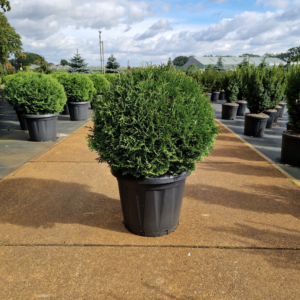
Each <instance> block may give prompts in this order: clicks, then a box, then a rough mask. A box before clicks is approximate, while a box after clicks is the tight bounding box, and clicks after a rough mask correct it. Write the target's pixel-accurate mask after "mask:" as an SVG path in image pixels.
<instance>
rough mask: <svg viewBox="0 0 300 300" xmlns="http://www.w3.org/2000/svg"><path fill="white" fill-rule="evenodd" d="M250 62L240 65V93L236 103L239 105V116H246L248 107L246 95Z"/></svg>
mask: <svg viewBox="0 0 300 300" xmlns="http://www.w3.org/2000/svg"><path fill="white" fill-rule="evenodd" d="M248 65H249V64H247V63H246V64H241V66H239V67H238V69H237V70H238V71H239V72H240V84H239V93H238V95H237V101H236V103H237V104H238V105H239V107H238V110H237V113H236V115H237V116H244V115H245V112H246V109H247V104H248V102H247V100H246V96H245V91H246V88H247V82H246V81H247V80H246V79H247V68H246V67H247V66H248Z"/></svg>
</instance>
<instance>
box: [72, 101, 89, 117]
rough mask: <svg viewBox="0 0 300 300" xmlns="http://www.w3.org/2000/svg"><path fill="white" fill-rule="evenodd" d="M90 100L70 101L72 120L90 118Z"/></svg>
mask: <svg viewBox="0 0 300 300" xmlns="http://www.w3.org/2000/svg"><path fill="white" fill-rule="evenodd" d="M89 104H90V102H89V101H85V102H68V106H69V111H70V120H71V121H85V120H87V119H88V107H89Z"/></svg>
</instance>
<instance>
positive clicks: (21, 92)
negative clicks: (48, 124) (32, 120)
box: [4, 73, 67, 115]
mask: <svg viewBox="0 0 300 300" xmlns="http://www.w3.org/2000/svg"><path fill="white" fill-rule="evenodd" d="M4 93H5V98H6V100H7V101H8V103H10V104H11V105H13V106H14V108H15V109H16V110H20V111H25V112H26V113H28V114H35V115H44V114H54V113H59V112H60V111H62V110H63V107H64V105H65V103H66V101H67V97H66V94H65V91H64V88H63V86H62V85H61V84H60V83H59V82H58V81H57V80H56V79H55V78H52V77H50V76H47V75H44V74H38V73H22V74H17V75H15V76H13V77H11V78H10V79H9V80H8V79H6V82H5V88H4Z"/></svg>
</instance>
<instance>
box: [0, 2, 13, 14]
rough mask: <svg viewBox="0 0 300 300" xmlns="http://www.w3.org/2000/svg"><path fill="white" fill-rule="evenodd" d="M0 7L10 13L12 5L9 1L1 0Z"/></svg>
mask: <svg viewBox="0 0 300 300" xmlns="http://www.w3.org/2000/svg"><path fill="white" fill-rule="evenodd" d="M0 7H1V8H2V9H3V11H4V12H6V11H10V10H11V7H10V3H9V1H8V0H0Z"/></svg>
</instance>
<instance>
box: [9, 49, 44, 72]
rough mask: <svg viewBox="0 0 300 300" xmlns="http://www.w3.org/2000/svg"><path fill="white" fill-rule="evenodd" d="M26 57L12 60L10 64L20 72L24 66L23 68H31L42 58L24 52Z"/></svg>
mask: <svg viewBox="0 0 300 300" xmlns="http://www.w3.org/2000/svg"><path fill="white" fill-rule="evenodd" d="M23 54H24V56H22V57H18V58H17V59H15V58H14V59H10V60H9V62H10V63H11V64H12V65H13V66H14V67H15V68H16V69H17V70H19V69H20V67H21V64H22V67H23V68H24V67H25V66H31V65H32V64H35V63H36V62H37V61H38V60H39V59H40V58H41V56H40V55H38V54H36V53H31V52H24V53H23Z"/></svg>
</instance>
